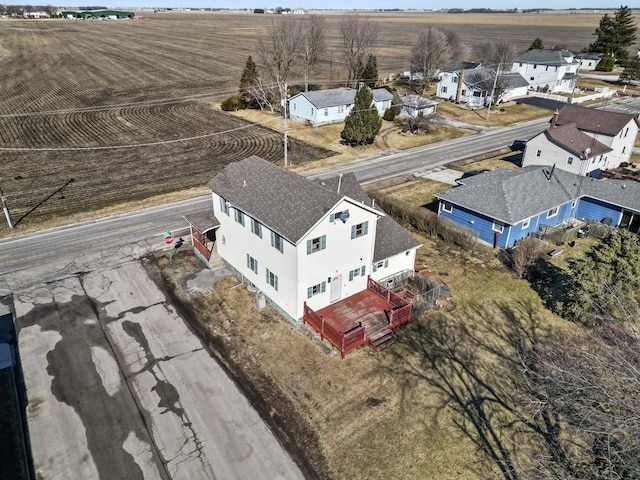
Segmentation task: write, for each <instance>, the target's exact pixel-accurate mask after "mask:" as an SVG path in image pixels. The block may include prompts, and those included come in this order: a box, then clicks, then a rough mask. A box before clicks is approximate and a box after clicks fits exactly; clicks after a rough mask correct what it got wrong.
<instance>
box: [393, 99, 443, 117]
mask: <svg viewBox="0 0 640 480" xmlns="http://www.w3.org/2000/svg"><path fill="white" fill-rule="evenodd" d="M437 107H438V102H434V101H433V100H429V99H428V98H424V97H421V96H420V95H405V96H403V97H402V110H401V111H400V113H399V114H398V115H400V116H402V117H413V118H419V117H424V116H427V115H433V114H434V113H436V108H437Z"/></svg>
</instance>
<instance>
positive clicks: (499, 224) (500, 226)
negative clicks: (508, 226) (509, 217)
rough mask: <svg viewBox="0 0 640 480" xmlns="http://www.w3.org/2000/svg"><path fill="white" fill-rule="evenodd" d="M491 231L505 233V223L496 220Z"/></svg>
mask: <svg viewBox="0 0 640 480" xmlns="http://www.w3.org/2000/svg"><path fill="white" fill-rule="evenodd" d="M491 230H493V231H494V232H498V233H502V232H504V223H502V222H499V221H497V220H494V221H493V225H491Z"/></svg>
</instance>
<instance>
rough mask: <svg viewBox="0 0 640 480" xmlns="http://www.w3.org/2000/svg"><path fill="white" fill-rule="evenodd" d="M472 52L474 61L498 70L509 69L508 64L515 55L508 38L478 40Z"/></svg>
mask: <svg viewBox="0 0 640 480" xmlns="http://www.w3.org/2000/svg"><path fill="white" fill-rule="evenodd" d="M473 53H474V56H475V59H476V61H477V62H479V63H481V64H482V66H483V67H487V68H492V69H494V70H496V71H499V72H501V71H505V70H506V71H509V70H511V68H510V66H508V64H509V63H510V62H511V61H512V60H513V59H514V58H515V57H516V55H517V53H516V49H515V47H514V46H513V44H512V43H511V42H509V41H508V40H498V41H495V42H492V41H485V42H480V43H478V44H476V46H475V48H474V52H473Z"/></svg>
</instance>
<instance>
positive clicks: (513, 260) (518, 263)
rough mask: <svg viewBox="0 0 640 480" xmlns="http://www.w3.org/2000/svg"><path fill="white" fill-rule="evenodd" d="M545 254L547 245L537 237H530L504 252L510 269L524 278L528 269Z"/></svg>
mask: <svg viewBox="0 0 640 480" xmlns="http://www.w3.org/2000/svg"><path fill="white" fill-rule="evenodd" d="M544 253H545V245H544V243H543V242H541V241H540V240H538V239H537V238H535V237H532V236H529V237H527V238H525V239H523V240H521V241H519V242H518V244H517V245H516V246H515V247H513V248H511V249H509V250H505V251H504V256H505V260H506V262H507V263H508V266H509V268H511V270H513V272H514V273H515V274H516V275H517V276H518V278H523V277H524V275H525V273H526V272H527V269H528V268H529V267H530V266H532V265H533V264H534V263H535V262H536V261H537V260H538V259H539V258H540V257H542V255H544Z"/></svg>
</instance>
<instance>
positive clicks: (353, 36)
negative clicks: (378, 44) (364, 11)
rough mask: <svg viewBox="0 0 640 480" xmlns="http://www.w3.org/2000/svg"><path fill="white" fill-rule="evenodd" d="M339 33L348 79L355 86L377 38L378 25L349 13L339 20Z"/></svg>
mask: <svg viewBox="0 0 640 480" xmlns="http://www.w3.org/2000/svg"><path fill="white" fill-rule="evenodd" d="M340 33H341V34H342V52H343V54H344V58H345V63H346V65H347V76H348V80H349V82H351V85H352V87H354V88H355V87H356V83H357V81H358V79H359V78H360V76H361V74H362V71H363V70H364V67H365V61H366V59H367V57H368V55H369V53H371V49H372V48H373V44H374V43H375V41H376V39H377V38H378V26H377V25H376V24H374V23H371V22H369V21H367V20H364V19H363V18H361V17H360V16H358V15H355V14H349V15H345V16H344V17H343V18H342V21H341V22H340Z"/></svg>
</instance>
